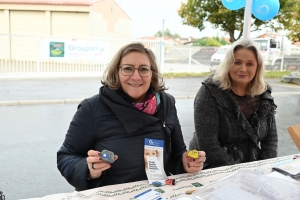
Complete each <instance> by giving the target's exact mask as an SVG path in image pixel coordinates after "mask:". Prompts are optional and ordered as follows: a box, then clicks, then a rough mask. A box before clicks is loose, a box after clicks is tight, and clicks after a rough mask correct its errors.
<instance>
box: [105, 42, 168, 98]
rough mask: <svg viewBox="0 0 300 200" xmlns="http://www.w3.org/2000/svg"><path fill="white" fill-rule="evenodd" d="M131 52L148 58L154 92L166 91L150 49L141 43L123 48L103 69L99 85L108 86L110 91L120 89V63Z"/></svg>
mask: <svg viewBox="0 0 300 200" xmlns="http://www.w3.org/2000/svg"><path fill="white" fill-rule="evenodd" d="M131 52H141V53H144V54H146V55H147V57H148V58H149V61H150V64H151V68H152V80H151V86H152V87H153V89H154V92H161V91H164V90H166V87H165V85H164V82H163V78H162V76H161V75H160V73H159V72H158V66H157V64H156V59H155V55H154V54H153V52H152V51H151V49H147V48H145V46H144V45H143V44H142V43H130V44H127V45H125V46H123V47H122V48H121V49H120V50H119V51H118V52H117V53H116V55H115V56H114V57H113V59H112V60H111V62H110V63H109V65H108V67H107V68H106V69H105V71H104V74H103V78H102V80H101V83H102V84H103V85H104V86H108V87H109V88H110V89H112V90H118V89H120V88H121V83H120V78H119V74H118V70H119V66H120V62H121V60H122V58H123V57H124V56H126V55H127V54H129V53H131Z"/></svg>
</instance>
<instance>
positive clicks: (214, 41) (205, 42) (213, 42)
mask: <svg viewBox="0 0 300 200" xmlns="http://www.w3.org/2000/svg"><path fill="white" fill-rule="evenodd" d="M226 44H229V43H228V42H226V40H225V38H224V37H222V38H219V37H218V36H214V37H212V38H201V39H199V40H196V41H194V42H193V46H217V47H220V46H224V45H226Z"/></svg>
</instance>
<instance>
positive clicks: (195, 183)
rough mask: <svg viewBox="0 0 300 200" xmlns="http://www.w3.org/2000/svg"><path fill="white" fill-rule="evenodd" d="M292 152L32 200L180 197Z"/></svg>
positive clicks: (263, 168) (266, 166)
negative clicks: (163, 179)
mask: <svg viewBox="0 0 300 200" xmlns="http://www.w3.org/2000/svg"><path fill="white" fill-rule="evenodd" d="M292 158H293V155H290V156H283V157H277V158H273V159H267V160H262V161H255V162H249V163H242V164H237V165H231V166H225V167H218V168H214V169H207V170H203V171H201V172H198V173H195V174H187V173H186V174H180V175H175V176H173V177H172V178H175V179H176V185H173V186H171V185H163V186H161V187H154V186H153V185H150V184H149V183H148V181H147V180H145V181H138V182H132V183H125V184H119V185H112V186H105V187H100V188H95V189H90V190H85V191H81V192H73V193H61V194H53V195H48V196H45V197H42V198H34V199H31V200H58V199H59V200H83V199H86V200H96V199H97V200H99V199H104V200H119V199H120V200H124V199H129V200H130V199H134V196H136V195H138V194H140V193H142V192H144V191H146V190H149V189H153V190H159V191H160V192H162V197H163V198H166V199H170V198H175V197H180V196H183V195H186V192H187V191H188V190H195V189H197V188H199V187H202V186H205V185H207V184H209V183H211V182H213V181H216V180H219V179H220V178H223V177H225V176H228V175H230V174H231V173H233V172H236V171H238V170H240V169H252V170H256V171H260V172H262V173H264V174H269V173H270V172H272V164H273V163H277V162H281V161H285V160H290V159H292Z"/></svg>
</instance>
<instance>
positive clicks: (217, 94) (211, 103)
mask: <svg viewBox="0 0 300 200" xmlns="http://www.w3.org/2000/svg"><path fill="white" fill-rule="evenodd" d="M263 73H264V63H263V59H262V55H261V53H260V50H259V49H258V48H257V47H256V45H255V43H254V42H253V41H252V40H251V39H240V40H238V41H236V42H234V43H233V44H232V45H231V48H230V49H229V51H228V52H227V54H226V57H225V59H224V60H223V62H222V63H221V64H220V66H219V67H218V69H217V71H216V72H215V74H213V75H212V76H210V77H208V78H207V79H206V80H205V81H204V82H203V83H202V86H201V88H200V90H199V91H198V93H197V96H196V98H195V101H194V122H195V134H194V136H193V138H192V140H191V141H190V146H189V148H190V149H198V150H202V151H205V152H206V158H207V159H206V162H205V166H204V168H213V167H220V166H225V165H233V164H237V163H243V162H250V161H256V160H262V159H268V158H274V157H276V156H277V143H278V136H277V130H276V122H275V115H274V114H275V112H276V111H275V109H276V108H277V106H276V105H275V104H274V100H273V97H272V96H271V88H270V86H269V85H268V84H266V83H265V81H264V77H263Z"/></svg>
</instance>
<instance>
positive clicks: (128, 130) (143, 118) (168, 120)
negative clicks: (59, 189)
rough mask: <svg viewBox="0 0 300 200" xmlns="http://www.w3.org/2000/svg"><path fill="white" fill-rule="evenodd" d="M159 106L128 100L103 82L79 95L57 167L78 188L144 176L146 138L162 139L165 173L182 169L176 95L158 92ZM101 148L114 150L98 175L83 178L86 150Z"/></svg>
mask: <svg viewBox="0 0 300 200" xmlns="http://www.w3.org/2000/svg"><path fill="white" fill-rule="evenodd" d="M160 99H161V104H160V105H161V106H160V108H159V109H158V112H157V113H155V115H154V116H151V115H148V114H145V113H143V112H141V111H139V110H138V109H136V108H135V107H134V106H133V105H132V104H131V103H130V102H128V101H126V98H123V97H122V95H120V93H119V92H117V91H115V90H111V89H109V88H107V87H101V88H100V93H99V95H95V96H93V97H91V98H89V99H85V100H83V101H82V102H81V103H80V104H79V106H78V110H77V112H76V114H75V116H74V118H73V120H72V121H71V123H70V127H69V130H68V132H67V134H66V138H65V141H64V143H63V145H62V147H61V148H60V150H59V151H58V152H57V167H58V169H59V171H60V172H61V174H62V175H63V176H64V177H65V178H66V179H67V181H68V182H69V183H70V184H71V185H73V186H74V187H75V188H76V190H86V189H90V188H95V187H100V186H105V185H113V184H120V183H127V182H133V181H140V180H146V179H147V175H146V172H145V164H144V139H145V138H152V139H160V140H164V169H165V172H166V174H167V175H170V173H171V174H179V173H183V172H184V170H183V165H182V154H183V153H184V152H185V151H186V146H185V144H184V141H183V136H182V132H181V126H180V124H179V120H178V117H177V111H176V107H175V99H174V97H173V96H171V95H168V94H167V93H165V92H161V93H160ZM164 124H165V127H164ZM91 149H93V150H97V151H100V152H101V151H102V150H104V149H106V150H109V151H112V152H114V153H115V154H116V155H118V160H117V161H115V162H114V163H112V164H111V168H110V169H108V170H106V171H104V172H103V173H102V175H101V177H100V178H98V179H93V180H87V176H88V172H89V169H88V166H87V162H86V157H87V152H88V151H89V150H91Z"/></svg>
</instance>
